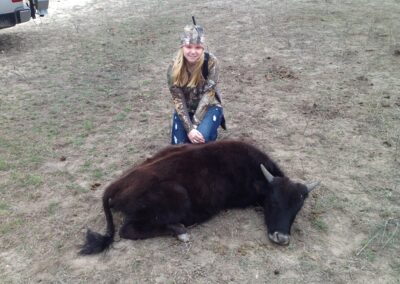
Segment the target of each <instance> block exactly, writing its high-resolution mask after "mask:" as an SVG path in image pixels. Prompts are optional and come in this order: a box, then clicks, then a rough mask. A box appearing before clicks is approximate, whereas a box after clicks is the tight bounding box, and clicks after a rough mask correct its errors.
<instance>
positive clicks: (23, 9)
mask: <svg viewBox="0 0 400 284" xmlns="http://www.w3.org/2000/svg"><path fill="white" fill-rule="evenodd" d="M25 1H26V2H25ZM25 1H24V0H0V29H4V28H9V27H13V26H15V25H16V24H20V23H24V22H27V21H29V20H30V19H31V18H33V19H35V18H36V15H39V16H40V17H43V16H45V15H47V9H48V7H49V0H25Z"/></svg>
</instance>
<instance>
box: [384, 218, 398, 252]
mask: <svg viewBox="0 0 400 284" xmlns="http://www.w3.org/2000/svg"><path fill="white" fill-rule="evenodd" d="M398 229H399V222H397V223H396V229H395V230H394V232H393V234H392V235H391V236H390V238H389V239H388V240H387V241H386V243H385V244H384V245H383V247H382V249H384V248H385V247H386V246H387V244H388V243H389V242H390V241H391V240H392V239H393V238H394V236H395V235H396V233H397V230H398Z"/></svg>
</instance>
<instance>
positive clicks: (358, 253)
mask: <svg viewBox="0 0 400 284" xmlns="http://www.w3.org/2000/svg"><path fill="white" fill-rule="evenodd" d="M378 235H379V232H377V233H376V234H375V235H374V236H373V237H372V238H370V239H369V240H368V242H367V243H366V244H365V245H364V246H363V247H362V248H361V249H360V250H359V251H358V252H357V253H356V256H359V255H360V254H361V253H362V252H363V250H364V249H365V248H366V247H367V246H368V245H369V243H370V242H372V241H373V240H374V239H376V237H378Z"/></svg>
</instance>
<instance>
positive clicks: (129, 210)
mask: <svg viewBox="0 0 400 284" xmlns="http://www.w3.org/2000/svg"><path fill="white" fill-rule="evenodd" d="M315 186H317V183H313V184H310V185H303V184H301V183H294V182H292V181H291V180H289V178H287V177H286V176H285V175H284V173H283V172H282V171H281V170H280V169H279V167H278V166H277V165H276V163H274V162H273V161H272V160H271V159H270V158H269V157H268V156H267V155H266V154H265V153H263V152H262V151H260V150H259V149H257V148H256V147H254V146H252V145H250V144H247V143H245V142H239V141H218V142H212V143H208V144H202V145H190V144H186V145H181V146H169V147H166V148H164V149H163V150H161V151H160V152H158V153H157V154H156V155H154V156H153V157H152V158H150V159H148V160H146V161H145V162H143V163H142V164H140V165H138V166H135V167H133V168H132V169H131V170H129V171H127V172H126V173H125V174H124V175H123V176H122V177H120V178H119V179H118V180H116V181H115V182H113V183H112V184H111V185H109V186H108V187H107V188H106V190H105V192H104V196H103V207H104V213H105V216H106V220H107V232H106V234H105V235H100V234H98V233H95V232H92V231H90V230H88V232H87V236H86V243H85V244H84V245H83V246H82V249H81V251H80V253H81V254H94V253H99V252H101V251H103V250H104V249H106V248H108V247H109V245H110V244H111V243H112V242H113V238H114V233H115V228H114V223H113V217H112V213H111V208H113V209H114V210H116V211H120V212H122V213H123V214H124V216H125V219H124V223H123V225H122V227H121V229H120V231H119V234H120V236H121V238H126V239H132V240H136V239H145V238H150V237H155V236H160V235H166V234H173V235H176V236H177V237H178V238H179V239H180V240H182V241H187V240H188V235H187V230H186V226H190V225H193V224H196V223H201V222H204V221H206V220H207V219H209V218H211V217H212V216H214V215H216V214H217V213H218V212H219V211H221V209H224V208H234V207H240V208H244V207H247V206H251V205H261V206H263V207H264V215H265V224H266V226H267V228H268V231H269V234H268V236H269V239H270V240H271V241H272V242H274V243H277V244H280V245H287V244H288V243H289V235H290V228H291V226H292V224H293V221H294V219H295V217H296V215H297V213H298V212H299V210H300V209H301V207H302V206H303V203H304V200H305V199H306V197H307V196H308V194H309V192H310V191H311V190H312V189H313V188H314V187H315Z"/></svg>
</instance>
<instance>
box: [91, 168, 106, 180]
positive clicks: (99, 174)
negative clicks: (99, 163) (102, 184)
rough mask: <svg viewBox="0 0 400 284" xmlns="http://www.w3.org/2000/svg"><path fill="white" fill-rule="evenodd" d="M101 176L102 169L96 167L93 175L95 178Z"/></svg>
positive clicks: (102, 174) (102, 173)
mask: <svg viewBox="0 0 400 284" xmlns="http://www.w3.org/2000/svg"><path fill="white" fill-rule="evenodd" d="M103 176H104V172H103V171H102V170H99V169H97V170H95V171H94V172H93V177H95V178H96V179H100V178H102V177H103Z"/></svg>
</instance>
